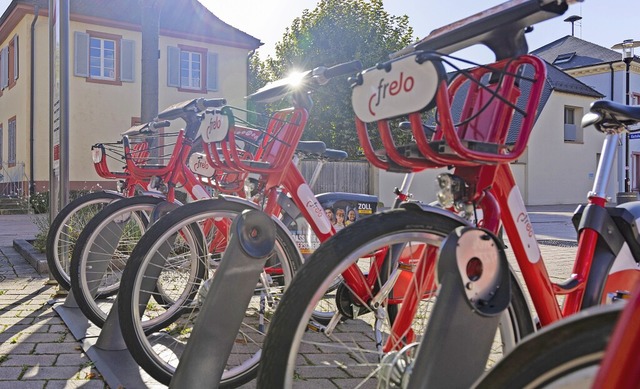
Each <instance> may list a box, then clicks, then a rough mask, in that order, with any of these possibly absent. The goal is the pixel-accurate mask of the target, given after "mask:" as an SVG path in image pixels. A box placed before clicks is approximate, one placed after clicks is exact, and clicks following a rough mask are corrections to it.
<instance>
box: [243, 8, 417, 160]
mask: <svg viewBox="0 0 640 389" xmlns="http://www.w3.org/2000/svg"><path fill="white" fill-rule="evenodd" d="M412 35H413V29H412V28H411V27H410V26H409V19H408V17H407V16H406V15H404V16H392V15H390V14H389V13H387V12H386V11H385V10H384V7H383V4H382V0H369V1H365V0H321V1H320V2H319V3H318V5H317V7H316V8H315V9H313V10H305V11H304V12H303V14H302V16H300V17H299V18H296V19H295V20H294V21H293V22H292V24H291V26H290V27H289V28H287V30H286V32H285V34H284V36H283V38H282V40H281V41H280V42H279V43H277V44H276V54H275V58H271V57H269V58H267V59H266V60H265V61H264V62H263V63H261V64H260V65H259V66H258V65H257V64H256V66H254V68H253V69H252V72H255V75H254V76H255V77H256V79H258V78H262V79H266V78H270V79H277V78H281V77H284V76H286V75H287V74H288V73H290V72H291V71H293V70H308V69H312V68H314V67H316V66H321V65H322V66H327V67H329V66H333V65H335V64H338V63H341V62H346V61H350V60H353V59H358V60H360V61H361V62H362V64H363V66H364V67H365V68H367V67H370V66H373V65H375V64H376V63H378V62H382V61H385V60H388V58H389V54H390V53H393V52H395V51H397V50H399V49H401V48H403V47H405V46H407V45H409V44H410V43H411V42H412V41H413V37H412ZM350 96H351V90H350V87H349V85H348V83H347V81H346V80H345V79H335V80H331V82H330V84H328V85H325V86H323V87H322V88H319V90H318V91H316V92H314V95H313V99H314V107H313V109H312V111H311V114H310V118H309V122H308V124H307V128H306V130H305V134H304V137H303V138H304V139H307V140H322V141H324V142H325V143H326V144H327V147H333V148H339V149H342V150H345V151H347V152H348V153H349V155H350V156H351V157H352V158H353V157H356V156H357V155H358V153H359V149H360V147H359V143H358V142H357V141H356V139H357V136H356V131H355V122H354V114H353V110H352V108H351V99H350Z"/></svg>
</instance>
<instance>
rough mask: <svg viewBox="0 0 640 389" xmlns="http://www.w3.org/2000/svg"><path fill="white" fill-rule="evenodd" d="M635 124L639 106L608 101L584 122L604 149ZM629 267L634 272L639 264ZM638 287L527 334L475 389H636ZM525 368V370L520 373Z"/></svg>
mask: <svg viewBox="0 0 640 389" xmlns="http://www.w3.org/2000/svg"><path fill="white" fill-rule="evenodd" d="M638 122H640V108H638V107H631V106H624V105H621V104H617V103H613V102H610V101H597V102H595V103H593V104H592V106H591V112H590V113H588V114H587V115H585V117H584V119H583V121H582V123H583V127H585V126H587V125H591V124H594V125H595V126H596V128H597V129H598V130H600V131H602V132H604V133H606V134H607V135H606V137H607V139H606V140H605V147H603V150H604V149H605V148H606V144H607V143H608V142H609V141H611V142H613V144H617V143H618V141H619V138H620V137H621V136H623V135H624V134H625V133H626V131H627V129H628V126H631V125H633V124H636V123H638ZM603 155H604V154H603ZM625 207H626V208H627V209H637V208H638V207H640V204H639V202H632V203H629V204H628V205H625ZM629 241H630V240H629ZM629 241H628V242H629ZM634 258H639V257H638V256H637V255H634ZM636 261H637V260H636ZM632 267H635V268H636V269H637V267H638V265H637V262H636V263H635V265H633V264H632ZM638 286H640V283H636V285H635V286H634V287H632V288H629V289H626V290H620V291H618V292H617V293H611V294H610V295H609V296H608V298H609V299H610V300H612V301H614V302H613V303H612V304H610V305H607V306H602V307H592V308H589V309H587V310H584V311H582V312H580V313H578V314H576V315H573V316H571V317H569V318H567V319H563V320H561V321H559V322H557V323H555V324H553V325H551V326H549V327H548V328H544V329H543V330H542V331H540V332H539V333H537V334H535V335H533V336H531V337H530V338H528V339H527V340H526V341H524V342H522V344H520V345H518V347H516V349H515V350H513V352H512V353H510V354H509V355H508V356H507V357H506V358H504V359H503V360H501V361H500V362H499V363H498V364H497V365H496V366H495V367H494V368H493V369H491V370H490V371H488V372H487V373H486V374H485V375H484V376H483V377H481V379H480V380H478V382H477V383H476V386H477V387H478V388H515V387H519V388H522V387H543V386H544V387H549V386H553V387H558V386H561V387H591V388H598V389H601V388H602V389H604V388H628V389H631V388H637V387H638V385H640V360H639V359H638V358H637V350H638V347H640V334H639V332H638V324H639V323H640V293H639V292H640V290H638ZM630 291H631V293H630ZM616 300H617V301H618V302H615V301H616ZM605 350H606V351H605ZM523 364H526V366H527V368H526V369H522V366H523Z"/></svg>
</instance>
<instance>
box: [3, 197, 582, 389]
mask: <svg viewBox="0 0 640 389" xmlns="http://www.w3.org/2000/svg"><path fill="white" fill-rule="evenodd" d="M574 209H575V207H572V206H540V207H531V208H530V218H531V221H532V224H533V227H534V230H535V231H536V233H537V234H538V239H539V240H540V241H541V243H542V245H541V249H542V253H543V257H544V259H545V262H546V263H547V264H548V268H549V273H550V274H551V276H552V277H553V278H554V280H562V279H564V278H566V277H567V276H568V275H569V273H570V272H571V263H572V261H573V256H574V255H575V231H574V230H573V226H572V225H571V223H570V218H571V214H572V212H573V210H574ZM37 232H38V227H37V226H36V225H35V224H34V223H33V216H29V215H6V216H4V215H3V216H0V389H5V388H7V389H21V388H46V389H51V388H83V389H85V388H86V389H92V388H106V387H108V386H107V385H106V384H105V382H104V381H103V380H102V377H101V376H100V374H99V372H98V371H97V370H96V369H95V368H94V367H93V363H92V362H91V361H90V360H89V359H88V358H87V356H86V355H85V354H84V353H83V351H82V348H81V346H80V343H79V342H78V341H76V340H75V339H74V338H73V336H72V335H71V333H70V332H69V330H68V329H67V327H66V326H65V324H64V323H63V321H62V320H61V319H60V318H59V316H58V315H57V314H56V313H55V312H54V311H53V310H52V309H51V307H50V305H49V304H48V303H47V302H48V301H49V300H50V299H51V298H52V296H53V295H54V294H55V293H56V287H55V286H53V285H48V284H47V281H48V277H47V276H46V275H40V274H38V273H37V272H36V271H35V270H34V269H33V267H31V266H30V265H29V264H28V263H27V262H26V261H25V260H24V259H23V258H22V256H21V255H20V254H19V253H18V252H16V250H14V248H13V247H12V244H13V240H14V239H32V238H33V237H35V235H36V234H37ZM509 256H510V257H511V259H513V256H512V255H511V254H510V255H509ZM129 389H131V388H129Z"/></svg>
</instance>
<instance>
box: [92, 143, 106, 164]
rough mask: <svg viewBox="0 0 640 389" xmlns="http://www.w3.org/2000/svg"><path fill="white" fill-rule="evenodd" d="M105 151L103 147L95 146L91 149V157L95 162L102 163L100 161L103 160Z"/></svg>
mask: <svg viewBox="0 0 640 389" xmlns="http://www.w3.org/2000/svg"><path fill="white" fill-rule="evenodd" d="M102 154H103V151H102V147H94V148H92V149H91V159H92V160H93V163H100V161H102V156H103V155H102Z"/></svg>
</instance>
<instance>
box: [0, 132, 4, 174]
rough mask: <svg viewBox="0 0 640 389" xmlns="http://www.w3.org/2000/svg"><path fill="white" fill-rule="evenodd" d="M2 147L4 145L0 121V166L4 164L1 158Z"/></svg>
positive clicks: (2, 154) (2, 153) (2, 155)
mask: <svg viewBox="0 0 640 389" xmlns="http://www.w3.org/2000/svg"><path fill="white" fill-rule="evenodd" d="M3 147H4V130H3V128H2V123H0V168H2V166H4V161H3V160H2V158H3V157H4V152H3Z"/></svg>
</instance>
